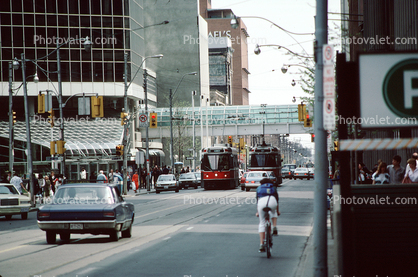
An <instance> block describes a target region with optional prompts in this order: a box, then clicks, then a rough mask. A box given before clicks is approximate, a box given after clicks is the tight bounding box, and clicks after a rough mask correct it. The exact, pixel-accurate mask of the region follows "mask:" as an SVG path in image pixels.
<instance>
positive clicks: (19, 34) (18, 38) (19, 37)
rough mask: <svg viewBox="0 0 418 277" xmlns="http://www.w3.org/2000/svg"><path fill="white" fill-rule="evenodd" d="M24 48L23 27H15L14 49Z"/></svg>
mask: <svg viewBox="0 0 418 277" xmlns="http://www.w3.org/2000/svg"><path fill="white" fill-rule="evenodd" d="M22 46H23V27H13V47H22Z"/></svg>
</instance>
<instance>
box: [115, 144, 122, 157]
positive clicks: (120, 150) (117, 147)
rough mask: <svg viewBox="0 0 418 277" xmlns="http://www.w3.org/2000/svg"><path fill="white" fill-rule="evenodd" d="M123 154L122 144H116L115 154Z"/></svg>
mask: <svg viewBox="0 0 418 277" xmlns="http://www.w3.org/2000/svg"><path fill="white" fill-rule="evenodd" d="M122 155H123V145H121V144H119V145H116V156H122Z"/></svg>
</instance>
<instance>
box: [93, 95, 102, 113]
mask: <svg viewBox="0 0 418 277" xmlns="http://www.w3.org/2000/svg"><path fill="white" fill-rule="evenodd" d="M90 102H91V116H92V117H104V107H103V96H97V97H96V96H92V97H91V101H90Z"/></svg>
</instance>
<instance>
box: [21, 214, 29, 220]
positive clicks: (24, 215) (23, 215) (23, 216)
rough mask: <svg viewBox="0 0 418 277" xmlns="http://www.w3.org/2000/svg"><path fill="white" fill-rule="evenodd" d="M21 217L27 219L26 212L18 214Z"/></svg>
mask: <svg viewBox="0 0 418 277" xmlns="http://www.w3.org/2000/svg"><path fill="white" fill-rule="evenodd" d="M20 216H21V217H22V219H28V213H23V214H21V215H20Z"/></svg>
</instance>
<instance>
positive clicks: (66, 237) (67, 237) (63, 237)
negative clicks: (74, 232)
mask: <svg viewBox="0 0 418 277" xmlns="http://www.w3.org/2000/svg"><path fill="white" fill-rule="evenodd" d="M70 238H71V234H70V233H68V232H65V233H61V234H60V239H61V240H70Z"/></svg>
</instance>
